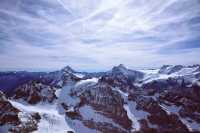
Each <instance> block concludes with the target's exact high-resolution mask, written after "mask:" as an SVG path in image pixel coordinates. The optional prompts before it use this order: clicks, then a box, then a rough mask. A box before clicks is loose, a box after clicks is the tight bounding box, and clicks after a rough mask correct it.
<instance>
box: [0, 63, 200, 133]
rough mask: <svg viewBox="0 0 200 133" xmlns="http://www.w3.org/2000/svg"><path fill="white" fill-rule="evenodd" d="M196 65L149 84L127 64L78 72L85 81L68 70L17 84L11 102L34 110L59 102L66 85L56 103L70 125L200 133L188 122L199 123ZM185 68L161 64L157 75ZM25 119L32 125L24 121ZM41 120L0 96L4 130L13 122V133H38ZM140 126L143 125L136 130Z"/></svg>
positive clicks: (128, 132) (107, 130)
mask: <svg viewBox="0 0 200 133" xmlns="http://www.w3.org/2000/svg"><path fill="white" fill-rule="evenodd" d="M197 67H198V66H190V67H188V68H189V69H188V68H187V70H190V68H192V70H193V69H194V68H195V69H194V70H195V73H194V75H193V73H189V74H188V75H189V76H188V75H186V76H185V75H182V76H173V77H170V78H162V79H155V80H152V81H151V80H150V82H144V81H146V80H142V79H143V77H144V76H146V75H144V73H142V72H139V71H133V70H130V69H127V68H125V67H124V66H123V65H119V66H116V67H114V68H113V69H112V70H111V71H108V72H103V73H80V74H85V76H84V77H78V75H76V74H75V71H74V70H73V69H71V68H70V67H65V68H63V69H62V70H61V71H56V72H52V73H49V74H47V75H45V76H43V77H42V78H41V79H40V80H30V81H29V82H26V83H24V84H22V85H20V86H18V87H17V88H15V91H14V95H13V96H12V97H10V98H11V99H12V100H18V101H20V100H24V101H26V102H27V103H28V104H32V106H35V104H37V103H39V102H44V103H45V104H48V103H49V104H52V103H53V104H54V103H56V102H58V100H59V99H57V97H56V95H57V92H56V90H57V88H59V89H60V88H62V87H63V88H62V89H66V91H63V94H64V93H66V94H65V95H66V96H67V98H66V97H65V98H63V99H62V98H61V102H58V103H59V104H60V105H61V106H59V107H60V108H61V112H62V110H64V111H63V116H64V115H65V116H66V118H67V119H70V122H72V125H73V124H76V122H77V121H78V122H79V124H80V123H81V124H82V126H84V127H87V128H88V129H94V130H92V131H99V132H103V133H189V132H192V133H195V132H200V128H198V127H188V124H189V125H190V124H196V125H199V123H200V99H199V97H200V86H199V84H198V81H199V80H198V75H199V69H196V68H197ZM199 68H200V67H199ZM182 69H185V66H181V65H178V66H163V67H162V68H161V69H160V71H159V72H158V74H163V75H167V76H169V75H170V74H173V73H176V72H178V71H181V70H182ZM191 75H192V76H191ZM94 77H98V79H97V80H96V79H95V82H93V81H92V80H90V78H94ZM188 78H189V79H190V78H191V79H192V81H193V78H195V83H194V84H193V82H191V81H188V80H187V79H188ZM191 79H190V80H191ZM87 80H88V81H89V82H88V81H87ZM79 81H81V82H79ZM82 81H83V82H82ZM78 83H80V84H78ZM138 84H139V85H138ZM68 85H69V87H68ZM65 87H66V88H65ZM67 89H69V90H67ZM55 92H56V95H55ZM58 92H59V91H58ZM61 92H62V91H61ZM65 95H63V96H65ZM127 108H128V109H127ZM5 112H8V113H5ZM87 113H88V114H87ZM130 113H132V116H131V115H130ZM90 114H91V115H92V116H90ZM21 117H26V118H28V120H29V121H25V122H23V121H22V120H21ZM98 117H101V118H98ZM41 118H43V117H41V116H40V114H39V113H25V112H22V111H20V110H19V109H17V108H15V107H14V106H13V105H12V104H11V103H10V102H9V100H7V98H6V97H5V95H4V94H3V93H0V126H2V125H5V124H9V125H11V128H10V129H9V130H10V131H11V132H14V133H28V132H31V131H35V130H37V124H38V122H39V121H40V119H41ZM133 119H135V121H134V120H133ZM73 122H74V123H73ZM186 122H187V123H186ZM79 124H78V125H79ZM137 124H139V127H138V128H136V127H134V126H135V125H137ZM79 126H80V125H79ZM190 128H192V130H191V129H190ZM68 132H69V133H73V132H72V131H68ZM83 132H84V131H83ZM80 133H82V132H80Z"/></svg>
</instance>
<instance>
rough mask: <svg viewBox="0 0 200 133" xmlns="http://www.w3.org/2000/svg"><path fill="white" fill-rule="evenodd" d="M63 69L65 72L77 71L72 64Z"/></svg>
mask: <svg viewBox="0 0 200 133" xmlns="http://www.w3.org/2000/svg"><path fill="white" fill-rule="evenodd" d="M62 71H64V72H69V73H74V72H75V71H74V70H73V69H72V68H71V67H70V66H66V67H64V68H63V69H62Z"/></svg>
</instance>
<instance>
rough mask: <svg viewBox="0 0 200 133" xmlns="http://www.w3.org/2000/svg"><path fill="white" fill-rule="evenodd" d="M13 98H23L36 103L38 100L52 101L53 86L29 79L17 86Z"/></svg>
mask: <svg viewBox="0 0 200 133" xmlns="http://www.w3.org/2000/svg"><path fill="white" fill-rule="evenodd" d="M13 98H14V99H23V100H24V101H27V102H28V103H30V104H37V103H39V102H40V101H47V102H50V103H51V102H53V100H55V99H56V95H55V88H53V87H51V86H47V85H44V84H42V83H39V82H37V81H30V82H29V83H27V84H24V85H22V86H20V87H18V88H17V89H16V90H15V94H14V96H13Z"/></svg>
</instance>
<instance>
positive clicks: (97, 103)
mask: <svg viewBox="0 0 200 133" xmlns="http://www.w3.org/2000/svg"><path fill="white" fill-rule="evenodd" d="M81 97H84V98H85V99H86V102H87V103H88V104H89V105H91V106H92V107H94V108H95V110H98V111H100V112H101V113H102V114H103V115H105V116H107V117H110V118H112V119H113V120H114V121H115V122H117V123H119V124H120V125H122V126H123V127H124V128H126V129H130V127H131V121H130V120H129V119H128V117H127V113H126V111H125V110H124V108H123V105H124V101H123V99H122V98H121V96H120V95H119V93H117V92H114V91H112V89H111V87H109V86H106V85H101V84H98V85H95V86H92V87H91V88H90V89H88V90H87V91H85V92H84V93H83V94H82V95H81Z"/></svg>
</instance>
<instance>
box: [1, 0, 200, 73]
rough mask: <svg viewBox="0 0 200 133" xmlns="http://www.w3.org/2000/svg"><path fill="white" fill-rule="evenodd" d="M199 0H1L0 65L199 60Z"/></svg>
mask: <svg viewBox="0 0 200 133" xmlns="http://www.w3.org/2000/svg"><path fill="white" fill-rule="evenodd" d="M199 58H200V1H199V0H0V70H23V69H25V70H54V69H59V68H62V67H63V66H66V65H70V66H72V67H73V68H75V69H77V70H87V71H96V70H106V69H109V68H111V67H112V66H113V65H118V64H120V63H122V64H125V65H126V66H128V67H130V68H138V67H157V66H160V65H163V64H186V65H187V64H196V63H200V59H199Z"/></svg>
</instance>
